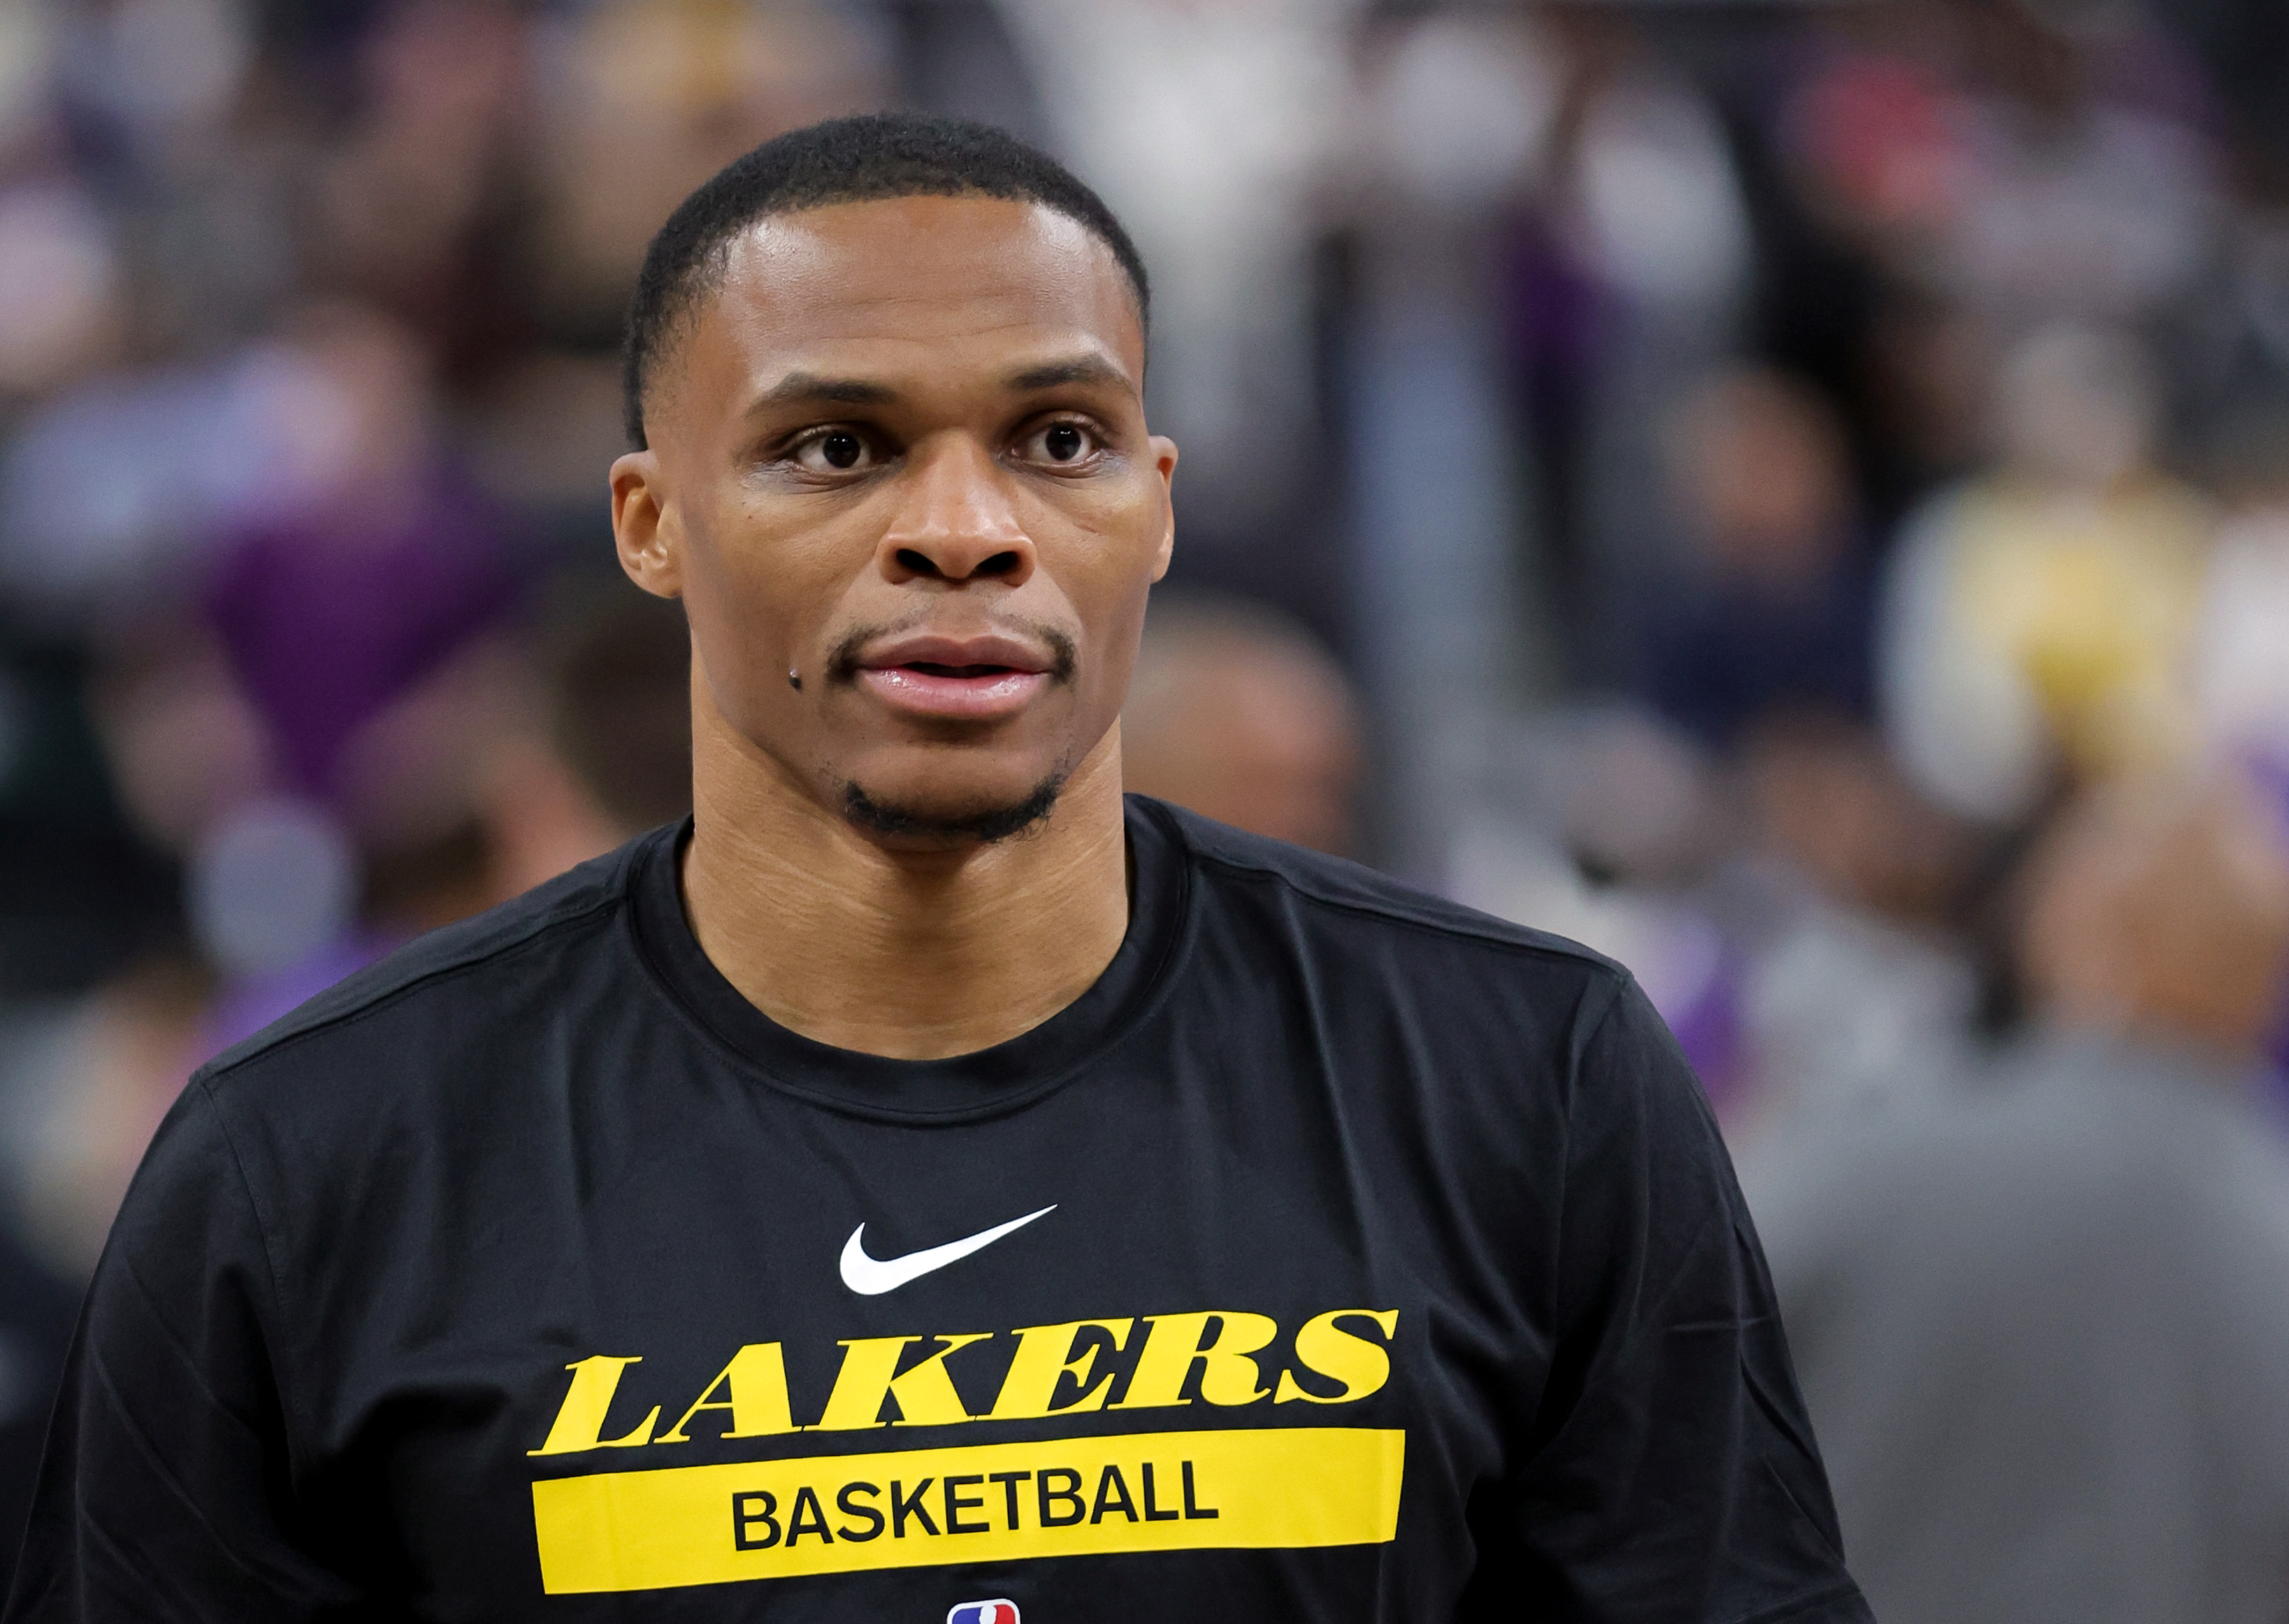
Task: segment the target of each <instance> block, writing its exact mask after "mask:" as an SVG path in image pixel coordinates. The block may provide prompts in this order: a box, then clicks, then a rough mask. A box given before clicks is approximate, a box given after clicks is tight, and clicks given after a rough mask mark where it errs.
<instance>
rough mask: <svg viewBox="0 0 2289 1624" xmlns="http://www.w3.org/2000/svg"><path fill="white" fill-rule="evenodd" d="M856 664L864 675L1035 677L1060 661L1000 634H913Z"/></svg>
mask: <svg viewBox="0 0 2289 1624" xmlns="http://www.w3.org/2000/svg"><path fill="white" fill-rule="evenodd" d="M857 664H858V667H859V669H860V670H862V671H888V670H890V669H891V668H893V667H895V666H899V665H944V666H947V667H950V668H952V669H953V670H956V671H961V670H965V669H971V668H975V667H978V666H985V667H988V668H994V669H1001V670H1007V671H1018V672H1028V673H1036V672H1045V671H1049V670H1052V669H1054V668H1055V667H1056V665H1057V660H1056V658H1055V657H1053V656H1052V655H1050V654H1049V651H1048V650H1046V649H1038V648H1035V647H1034V646H1033V644H1031V643H1028V642H1025V641H1023V640H1022V639H1019V638H1015V637H1005V636H1002V635H1001V633H990V632H989V633H983V634H981V635H979V636H977V637H947V636H945V635H943V634H940V633H929V632H913V633H906V634H905V635H904V636H901V637H893V638H890V639H889V640H888V641H883V642H879V643H875V644H873V645H872V646H870V647H869V648H868V649H866V650H865V652H864V653H862V654H861V655H860V656H859V657H858V662H857Z"/></svg>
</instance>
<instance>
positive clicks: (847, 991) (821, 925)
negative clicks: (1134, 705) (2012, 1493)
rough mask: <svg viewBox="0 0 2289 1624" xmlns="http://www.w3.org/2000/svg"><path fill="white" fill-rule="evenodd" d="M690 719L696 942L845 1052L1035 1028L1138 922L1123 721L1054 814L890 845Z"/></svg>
mask: <svg viewBox="0 0 2289 1624" xmlns="http://www.w3.org/2000/svg"><path fill="white" fill-rule="evenodd" d="M713 732H714V729H710V728H699V729H698V730H697V733H698V736H696V737H695V739H694V741H693V742H694V745H695V749H694V752H693V763H692V765H693V801H694V805H695V808H696V819H695V824H694V829H693V833H692V838H691V845H690V849H689V850H688V851H687V852H686V853H685V855H684V859H683V869H682V882H683V904H684V911H685V912H686V914H687V915H688V916H689V918H690V921H691V928H692V932H693V934H694V935H696V936H698V941H699V946H700V948H701V951H704V952H706V955H707V957H708V959H709V960H710V961H711V962H713V963H714V966H715V967H716V968H717V969H718V970H720V971H722V975H723V977H724V979H725V980H727V981H729V982H730V983H731V984H732V986H734V987H736V988H738V991H739V992H740V993H741V995H742V996H744V997H745V998H746V999H747V1000H748V1002H750V1003H752V1004H754V1006H755V1007H757V1008H758V1009H761V1010H762V1012H763V1013H764V1014H765V1015H769V1016H770V1018H771V1019H772V1020H774V1021H777V1022H778V1023H779V1024H780V1025H782V1026H785V1027H787V1028H789V1029H790V1030H792V1031H797V1032H801V1033H802V1035H803V1036H804V1037H806V1038H810V1039H815V1040H817V1041H818V1042H820V1043H825V1044H831V1045H833V1047H836V1048H844V1049H857V1050H859V1051H861V1052H863V1053H865V1054H869V1055H888V1056H890V1057H892V1058H894V1059H901V1060H934V1059H940V1058H943V1057H945V1056H946V1055H966V1054H969V1053H971V1052H973V1051H975V1050H977V1049H982V1048H989V1047H992V1046H993V1045H994V1044H997V1043H1001V1042H1003V1041H1005V1040H1006V1039H1010V1038H1014V1037H1016V1036H1017V1034H1018V1033H1020V1032H1022V1031H1027V1030H1028V1029H1030V1028H1032V1027H1034V1026H1038V1025H1039V1024H1041V1023H1042V1022H1043V1021H1046V1020H1048V1019H1049V1017H1050V1016H1051V1015H1055V1014H1057V1011H1059V1010H1060V1009H1063V1008H1064V1007H1065V1006H1066V1005H1068V1004H1070V1003H1072V1002H1073V1000H1074V999H1077V998H1079V997H1080V996H1081V994H1082V993H1083V992H1085V991H1088V990H1089V987H1090V986H1091V985H1092V984H1094V983H1095V982H1096V981H1097V977H1098V976H1100V975H1103V974H1104V973H1105V966H1106V965H1108V964H1110V963H1111V962H1112V961H1113V954H1114V953H1115V952H1116V951H1119V950H1120V947H1121V937H1122V936H1123V935H1125V934H1126V933H1127V930H1128V927H1129V888H1128V846H1127V840H1126V838H1125V834H1124V830H1123V824H1122V814H1121V740H1120V728H1118V726H1115V727H1114V728H1113V729H1112V730H1111V731H1110V732H1108V733H1107V734H1106V735H1105V737H1104V738H1103V739H1102V740H1100V741H1099V742H1098V744H1097V747H1096V748H1095V749H1094V750H1092V751H1090V752H1089V755H1088V756H1087V758H1085V759H1084V760H1082V762H1081V765H1080V766H1079V767H1078V768H1075V769H1074V771H1073V776H1072V777H1071V778H1069V779H1068V780H1067V781H1066V784H1065V792H1064V793H1063V794H1061V795H1060V796H1059V797H1058V798H1057V807H1056V808H1055V809H1054V810H1053V811H1052V812H1051V813H1050V815H1049V817H1048V819H1047V820H1045V822H1044V823H1042V824H1040V825H1038V826H1036V827H1035V828H1033V829H1031V830H1028V831H1026V832H1025V833H1023V834H1020V835H1017V836H1016V837H1014V838H1012V839H1010V840H1002V841H998V842H995V843H993V844H992V845H977V844H970V845H965V846H963V847H961V848H953V849H945V850H929V851H910V850H899V849H893V848H886V847H885V846H883V845H882V844H881V843H880V842H879V841H878V840H875V839H873V838H871V837H869V836H868V835H866V834H864V833H862V832H859V831H858V830H857V829H855V828H853V827H852V826H851V825H850V824H849V823H847V822H846V821H844V820H843V819H842V818H841V816H838V815H837V814H835V813H833V812H832V811H829V810H828V809H827V808H824V807H822V806H820V805H819V803H818V800H817V799H816V798H815V797H814V796H813V795H811V794H810V792H808V791H807V789H806V788H805V787H804V786H803V785H802V784H800V783H799V782H797V781H796V780H795V779H794V776H793V775H792V774H790V773H788V772H787V771H786V768H783V767H781V766H780V765H779V764H778V762H777V761H775V760H772V759H771V758H770V757H768V756H766V755H764V754H763V753H762V752H760V751H757V750H754V748H753V747H752V746H749V745H748V744H746V741H745V740H741V739H736V738H724V737H711V736H709V735H710V734H712V733H713Z"/></svg>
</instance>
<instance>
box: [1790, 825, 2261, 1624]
mask: <svg viewBox="0 0 2289 1624" xmlns="http://www.w3.org/2000/svg"><path fill="white" fill-rule="evenodd" d="M2025 884H2026V893H2025V894H2026V896H2027V898H2028V905H2027V908H2026V911H2025V914H2024V922H2023V926H2022V935H2021V946H2022V954H2023V957H2024V960H2025V963H2024V973H2025V975H2026V978H2027V980H2028V982H2029V983H2030V985H2031V986H2032V987H2033V988H2034V989H2035V990H2036V992H2037V996H2038V1002H2039V1005H2040V1007H2041V1010H2042V1025H2041V1028H2040V1030H2039V1031H2038V1032H2037V1033H2036V1034H2035V1035H2033V1036H2032V1037H2030V1039H2028V1040H2027V1041H2025V1042H2024V1043H2023V1044H2022V1046H2021V1047H2019V1048H2018V1049H2016V1050H2015V1051H2014V1053H2013V1054H2011V1055H2009V1056H2008V1057H2007V1058H2006V1060H2005V1062H2004V1063H2002V1064H2001V1065H2000V1066H1999V1067H1998V1069H1997V1071H1996V1073H1995V1074H1994V1075H1993V1076H1992V1077H1991V1078H1990V1079H1985V1080H1984V1081H1983V1082H1982V1084H1981V1085H1980V1086H1978V1087H1971V1086H1966V1087H1962V1088H1960V1089H1959V1090H1958V1091H1956V1092H1953V1093H1951V1094H1947V1095H1937V1096H1933V1097H1930V1098H1928V1099H1926V1101H1924V1102H1923V1103H1920V1104H1918V1105H1917V1106H1915V1107H1912V1108H1904V1109H1899V1110H1894V1111H1888V1112H1862V1113H1859V1114H1857V1115H1854V1116H1850V1117H1837V1116H1831V1117H1830V1118H1828V1119H1827V1120H1825V1121H1823V1122H1820V1123H1816V1124H1807V1125H1805V1126H1803V1127H1802V1128H1801V1129H1800V1131H1799V1133H1797V1134H1794V1135H1793V1136H1791V1138H1790V1139H1789V1140H1788V1141H1787V1142H1786V1143H1785V1144H1784V1145H1783V1146H1782V1147H1780V1148H1778V1149H1777V1150H1776V1151H1775V1154H1774V1155H1773V1157H1772V1158H1771V1159H1770V1160H1769V1161H1768V1162H1767V1164H1766V1165H1764V1166H1751V1167H1750V1168H1748V1169H1747V1170H1746V1174H1745V1176H1746V1180H1747V1183H1748V1187H1749V1189H1750V1190H1751V1198H1752V1199H1754V1200H1755V1201H1756V1202H1757V1213H1758V1222H1759V1229H1760V1230H1762V1231H1763V1233H1764V1236H1765V1239H1766V1244H1767V1249H1768V1252H1769V1254H1770V1257H1771V1262H1772V1268H1773V1272H1774V1278H1775V1281H1776V1282H1777V1283H1778V1286H1779V1287H1780V1292H1781V1297H1782V1301H1783V1308H1784V1310H1785V1311H1786V1313H1787V1317H1788V1324H1789V1334H1790V1341H1791V1344H1792V1345H1793V1347H1794V1349H1795V1352H1796V1356H1797V1363H1798V1368H1799V1372H1800V1373H1801V1375H1802V1378H1803V1381H1804V1386H1805V1392H1806V1399H1807V1401H1808V1403H1809V1405H1810V1407H1811V1410H1812V1414H1813V1420H1814V1424H1815V1426H1816V1427H1817V1428H1818V1429H1819V1434H1820V1439H1821V1444H1822V1453H1824V1455H1825V1456H1826V1458H1827V1461H1828V1463H1829V1470H1830V1478H1831V1480H1832V1481H1833V1483H1834V1485H1835V1488H1836V1494H1837V1503H1838V1510H1839V1512H1840V1514H1841V1517H1842V1520H1843V1526H1844V1532H1845V1538H1846V1543H1847V1547H1848V1548H1849V1549H1850V1550H1851V1553H1852V1556H1853V1570H1854V1573H1855V1574H1856V1575H1857V1576H1858V1577H1859V1579H1860V1580H1861V1583H1862V1588H1864V1589H1865V1590H1866V1592H1867V1594H1868V1596H1869V1600H1870V1604H1871V1605H1872V1606H1874V1607H1875V1608H1876V1609H1877V1610H1878V1613H1879V1615H1880V1616H1881V1617H1882V1618H1884V1619H1885V1620H1887V1621H1888V1624H1941V1621H1942V1620H1944V1621H1946V1624H1982V1621H1984V1620H1993V1621H1994V1624H2005V1621H2006V1620H2009V1621H2011V1624H2023V1620H2029V1619H2038V1618H2056V1619H2075V1620H2087V1621H2089V1624H2113V1621H2116V1620H2118V1621H2119V1624H2133V1620H2134V1621H2135V1624H2260V1621H2261V1620H2278V1619H2280V1618H2282V1617H2284V1616H2285V1615H2289V1562H2285V1556H2289V1358H2285V1357H2283V1349H2285V1348H2289V1152H2285V1148H2284V1146H2283V1145H2282V1144H2281V1143H2280V1142H2278V1141H2277V1139H2276V1138H2275V1137H2274V1136H2273V1135H2271V1134H2269V1133H2268V1132H2267V1131H2266V1129H2265V1127H2264V1126H2263V1124H2262V1123H2261V1121H2260V1120H2259V1119H2258V1117H2257V1113H2256V1111H2255V1109H2254V1107H2253V1102H2252V1099H2251V1097H2250V1096H2251V1090H2250V1089H2249V1087H2248V1085H2249V1084H2250V1083H2251V1081H2252V1080H2253V1077H2254V1076H2255V1074H2256V1072H2257V1071H2258V1068H2259V1066H2260V1064H2261V1061H2260V1059H2259V1056H2258V1055H2257V1053H2256V1044H2257V1042H2258V1040H2259V1039H2260V1037H2261V1034H2262V1033H2263V1032H2264V1031H2265V1030H2266V1027H2267V1025H2268V1023H2269V1018H2270V1016H2271V1015H2272V1013H2273V1010H2274V1007H2275V1002H2276V998H2277V991H2278V988H2279V986H2280V984H2281V978H2282V975H2283V973H2284V971H2285V970H2289V867H2285V864H2284V859H2283V854H2282V852H2281V850H2280V848H2279V847H2278V845H2277V842H2276V839H2275V835H2274V831H2273V827H2272V825H2271V824H2270V822H2269V819H2268V818H2267V817H2265V816H2263V815H2262V814H2261V813H2260V812H2259V811H2258V810H2257V809H2256V808H2254V807H2253V805H2252V804H2251V802H2250V800H2249V799H2248V798H2247V797H2246V796H2245V794H2244V793H2243V792H2241V791H2240V790H2239V789H2238V787H2237V786H2229V787H2225V788H2221V789H2219V790H2217V791H2215V792H2212V793H2209V794H2207V795H2204V796H2199V797H2197V796H2195V795H2192V794H2190V793H2189V792H2185V791H2182V790H2175V789H2168V788H2163V789H2155V788H2150V787H2141V788H2138V789H2134V790H2133V789H2121V790H2116V791H2112V792H2108V793H2105V794H2103V795H2099V796H2094V797H2092V798H2090V799H2089V800H2086V801H2085V802H2083V803H2081V804H2080V805H2078V807H2077V808H2076V809H2075V810H2074V811H2073V812H2072V813H2071V814H2070V816H2069V817H2068V818H2067V820H2066V821H2065V823H2064V824H2063V826H2062V829H2061V830H2060V831H2059V832H2057V833H2056V834H2055V835H2054V837H2053V838H2052V839H2051V840H2049V841H2048V842H2046V845H2045V846H2044V847H2043V848H2041V850H2040V851H2039V853H2038V856H2037V858H2036V859H2035V861H2034V863H2033V864H2032V865H2031V867H2030V870H2029V872H2028V875H2027V879H2026V882H2025Z"/></svg>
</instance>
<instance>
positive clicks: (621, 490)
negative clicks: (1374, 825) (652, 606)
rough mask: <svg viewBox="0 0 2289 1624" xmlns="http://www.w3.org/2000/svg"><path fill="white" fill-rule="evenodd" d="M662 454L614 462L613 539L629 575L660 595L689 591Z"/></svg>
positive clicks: (675, 595) (634, 454) (637, 453)
mask: <svg viewBox="0 0 2289 1624" xmlns="http://www.w3.org/2000/svg"><path fill="white" fill-rule="evenodd" d="M663 497H664V491H663V489H662V481H661V477H660V466H659V458H658V457H657V456H655V455H654V454H653V453H652V452H650V451H630V452H629V453H628V454H627V455H626V456H625V457H622V458H620V459H619V460H618V462H615V463H614V464H613V465H612V543H613V545H614V547H615V548H616V549H617V550H618V553H619V558H620V568H621V569H624V570H626V572H627V576H628V579H630V580H632V581H634V583H635V584H636V585H639V586H641V587H642V588H643V589H644V590H645V591H646V592H648V593H651V594H652V595H653V596H654V597H658V598H679V597H682V595H683V572H682V561H681V560H680V559H679V558H678V557H677V555H676V548H675V545H674V522H673V521H671V520H670V519H669V517H668V514H667V512H666V504H665V502H664V500H663Z"/></svg>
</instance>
